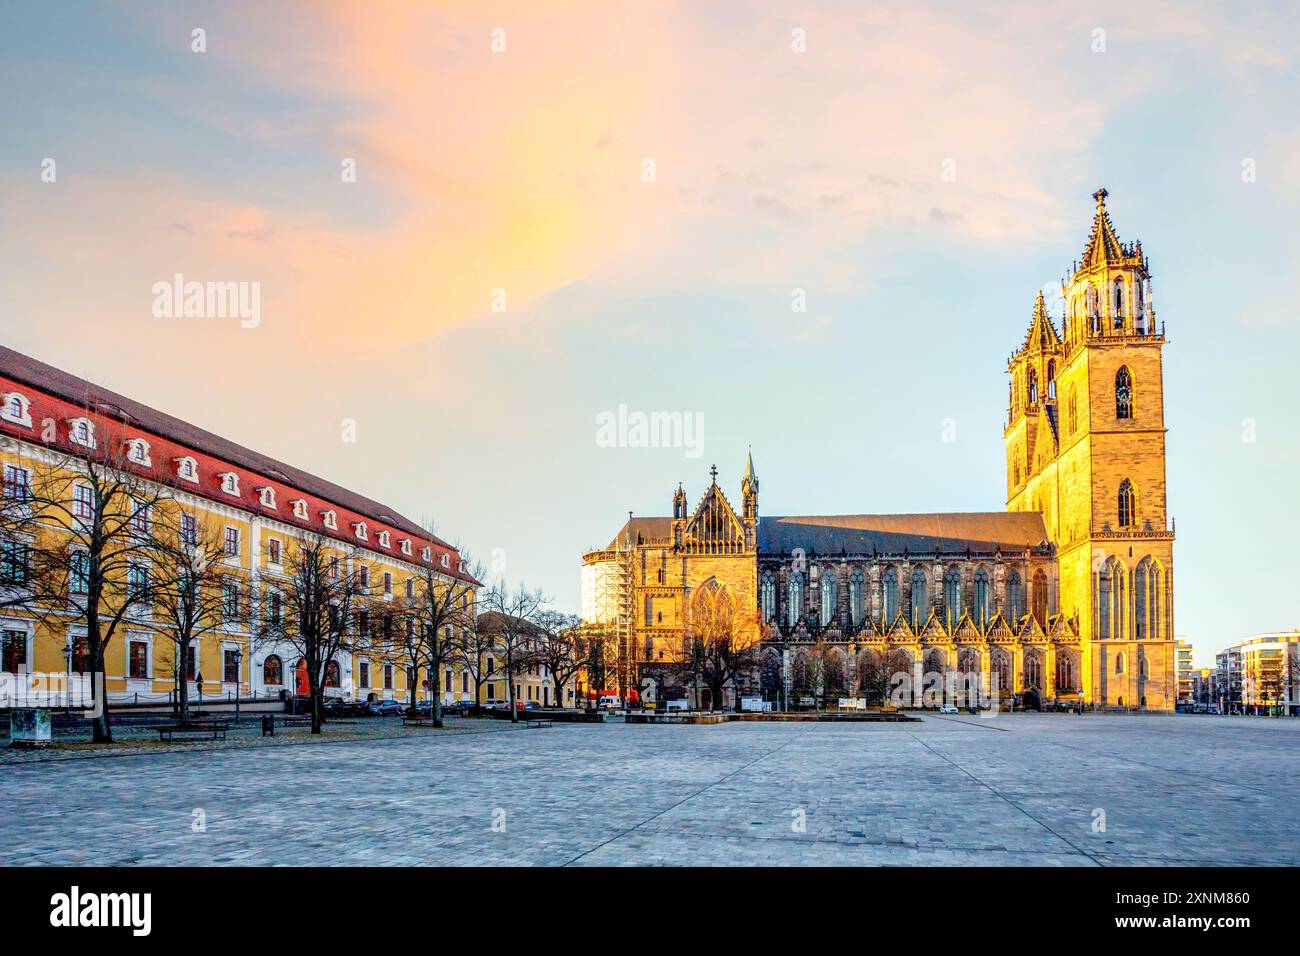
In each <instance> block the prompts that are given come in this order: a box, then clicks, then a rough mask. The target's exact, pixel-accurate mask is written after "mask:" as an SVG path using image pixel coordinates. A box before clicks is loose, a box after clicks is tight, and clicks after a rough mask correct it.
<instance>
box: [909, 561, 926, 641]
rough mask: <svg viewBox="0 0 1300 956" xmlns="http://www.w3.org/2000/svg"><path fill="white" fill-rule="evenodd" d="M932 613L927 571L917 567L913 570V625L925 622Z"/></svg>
mask: <svg viewBox="0 0 1300 956" xmlns="http://www.w3.org/2000/svg"><path fill="white" fill-rule="evenodd" d="M929 613H930V596H929V595H928V594H927V593H926V590H925V572H924V571H922V570H921V569H920V568H917V569H916V570H915V571H913V572H912V627H913V628H918V627H920V626H921V625H922V624H924V623H925V619H926V616H927V615H928V614H929Z"/></svg>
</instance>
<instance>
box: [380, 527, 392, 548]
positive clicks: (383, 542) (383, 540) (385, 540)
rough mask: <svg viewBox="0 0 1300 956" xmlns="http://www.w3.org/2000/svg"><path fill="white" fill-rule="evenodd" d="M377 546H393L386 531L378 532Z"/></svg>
mask: <svg viewBox="0 0 1300 956" xmlns="http://www.w3.org/2000/svg"><path fill="white" fill-rule="evenodd" d="M379 546H380V547H381V548H391V547H392V546H393V545H392V537H391V536H390V535H389V533H388V532H387V531H381V532H379Z"/></svg>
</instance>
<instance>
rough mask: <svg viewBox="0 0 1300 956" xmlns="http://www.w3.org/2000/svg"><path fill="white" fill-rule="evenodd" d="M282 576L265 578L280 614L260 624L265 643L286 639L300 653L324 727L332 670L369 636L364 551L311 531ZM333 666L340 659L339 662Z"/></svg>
mask: <svg viewBox="0 0 1300 956" xmlns="http://www.w3.org/2000/svg"><path fill="white" fill-rule="evenodd" d="M287 561H288V564H287V567H286V568H285V575H284V577H283V578H279V579H273V580H269V581H267V582H266V584H265V586H264V588H263V590H264V591H265V592H266V595H267V598H266V599H267V601H269V602H271V603H272V606H274V603H275V600H276V599H275V597H274V595H275V594H278V595H279V605H280V608H281V612H280V614H279V616H278V617H274V616H271V615H264V616H263V618H262V620H261V622H260V624H259V627H258V639H259V641H260V642H263V643H283V644H288V645H289V646H290V647H292V648H293V649H294V650H295V651H296V652H297V653H298V654H299V655H300V656H301V658H302V660H303V662H304V663H305V665H306V670H307V690H308V695H309V697H310V699H311V732H312V733H313V734H318V733H320V732H321V724H322V723H323V721H324V716H325V715H324V713H323V708H322V705H323V703H324V698H325V686H326V681H327V677H328V669H329V667H330V665H331V663H335V662H336V661H337V659H338V657H339V656H341V655H344V654H350V653H351V652H352V650H353V649H354V647H356V645H357V641H358V640H363V641H364V640H365V639H366V637H367V635H366V634H365V633H359V632H365V631H368V625H367V624H366V622H368V620H369V614H370V605H371V600H370V596H371V595H370V587H369V585H368V584H364V583H362V578H361V574H360V573H359V571H358V568H359V566H360V564H361V556H360V552H358V551H357V550H356V549H355V548H353V547H350V546H348V545H344V544H342V543H340V542H336V541H333V540H330V539H327V538H324V537H321V536H319V535H307V536H305V537H303V538H302V539H301V540H300V541H299V542H298V547H297V548H296V550H294V551H293V552H292V553H290V554H289V555H288V557H287ZM335 666H337V664H336V663H335Z"/></svg>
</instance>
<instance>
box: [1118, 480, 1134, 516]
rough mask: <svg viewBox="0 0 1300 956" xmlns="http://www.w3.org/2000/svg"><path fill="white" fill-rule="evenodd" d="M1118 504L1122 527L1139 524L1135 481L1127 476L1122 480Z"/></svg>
mask: <svg viewBox="0 0 1300 956" xmlns="http://www.w3.org/2000/svg"><path fill="white" fill-rule="evenodd" d="M1116 504H1117V505H1118V511H1119V526H1120V527H1121V528H1131V527H1133V525H1135V524H1137V493H1136V492H1135V491H1134V490H1133V482H1131V481H1129V480H1128V479H1127V478H1125V479H1124V480H1123V481H1122V482H1120V485H1119V495H1118V501H1117V502H1116Z"/></svg>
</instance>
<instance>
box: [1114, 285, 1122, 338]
mask: <svg viewBox="0 0 1300 956" xmlns="http://www.w3.org/2000/svg"><path fill="white" fill-rule="evenodd" d="M1123 327H1124V280H1123V279H1116V280H1115V328H1117V329H1122V328H1123Z"/></svg>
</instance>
